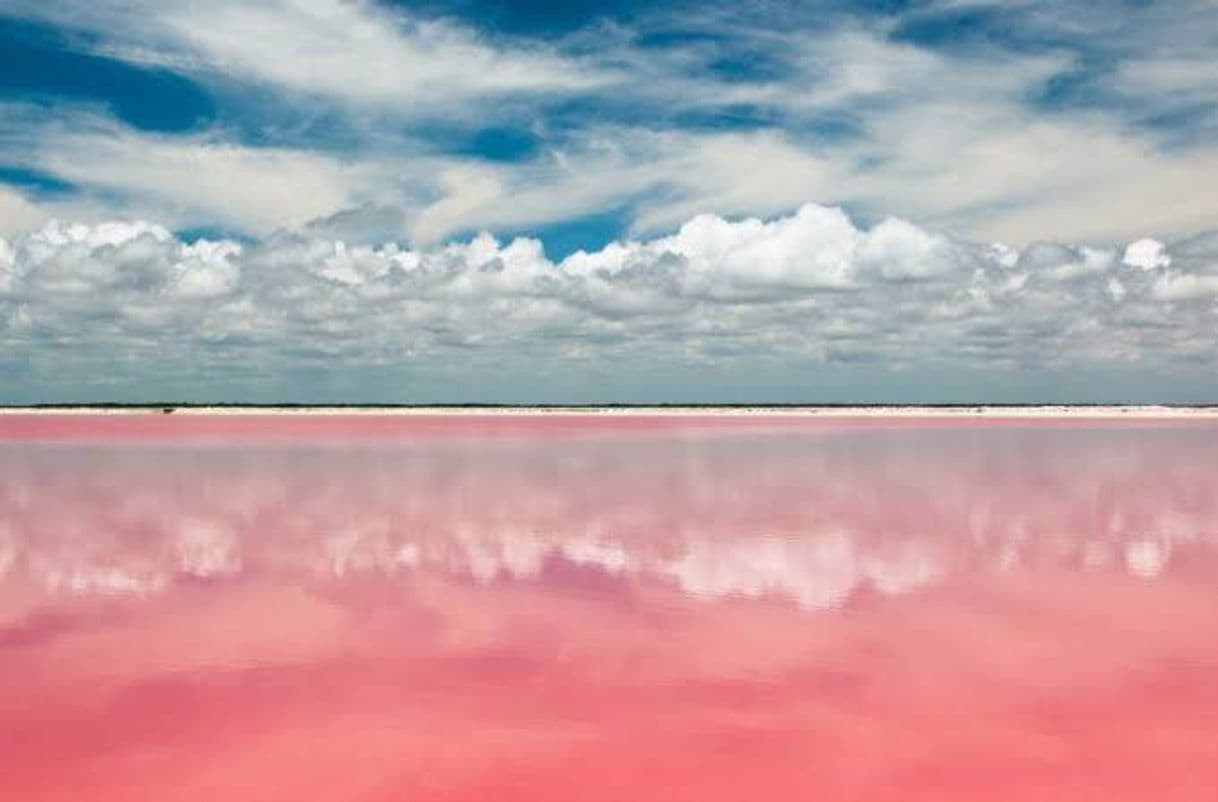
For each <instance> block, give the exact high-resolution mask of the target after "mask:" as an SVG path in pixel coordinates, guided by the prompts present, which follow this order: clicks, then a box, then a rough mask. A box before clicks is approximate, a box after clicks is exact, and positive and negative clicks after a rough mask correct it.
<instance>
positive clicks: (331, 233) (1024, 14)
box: [0, 0, 1218, 402]
mask: <svg viewBox="0 0 1218 802" xmlns="http://www.w3.org/2000/svg"><path fill="white" fill-rule="evenodd" d="M1216 48H1218V5H1216V4H1215V3H1214V2H1213V1H1212V0H1179V1H1178V2H1133V1H1132V0H1125V1H1122V2H1114V1H1112V0H1100V2H1087V3H1083V2H1074V1H1073V0H1064V1H1063V2H1052V3H1047V2H1046V3H1040V2H1001V3H1000V2H991V1H989V0H937V1H936V2H897V1H896V0H892V1H891V2H883V1H881V0H877V1H876V2H858V3H849V2H809V3H780V2H767V1H764V0H762V1H760V2H743V3H725V4H716V3H708V2H697V3H695V2H688V3H686V2H669V3H663V2H630V1H629V0H612V1H611V2H598V3H591V2H588V3H583V2H566V3H559V2H551V1H550V0H532V1H530V2H517V3H479V2H474V0H437V1H436V2H422V3H391V2H379V3H378V2H371V0H353V1H349V2H339V0H273V1H272V2H262V3H249V2H236V1H235V0H214V1H213V2H207V3H203V2H197V1H196V0H165V1H164V2H157V3H143V2H135V1H134V0H92V2H84V1H83V0H63V2H57V3H49V4H48V3H45V2H33V1H32V0H0V400H7V401H13V402H27V401H38V400H55V401H62V400H104V399H115V400H139V399H151V398H158V399H159V398H181V399H185V400H234V401H236V400H261V401H267V400H301V401H310V400H316V401H323V400H326V401H333V400H350V401H360V400H368V401H393V400H396V401H434V400H452V401H462V400H467V401H494V400H512V401H534V400H536V401H547V400H548V401H597V400H606V401H608V400H613V401H622V400H647V401H655V400H674V401H676V400H680V401H716V400H724V401H742V400H773V401H810V402H815V401H850V400H858V401H905V400H917V401H951V400H965V401H974V400H976V401H984V400H995V401H1036V400H1080V401H1083V400H1088V401H1098V400H1123V399H1128V400H1215V399H1216V398H1218V357H1215V354H1216V353H1218V237H1215V235H1213V234H1210V233H1209V232H1213V231H1215V230H1218V190H1216V189H1215V186H1214V181H1213V179H1212V176H1214V175H1218V113H1216V111H1215V109H1216V108H1218V70H1216V69H1215V65H1216V64H1218V58H1216V57H1215V56H1218V53H1215V50H1216Z"/></svg>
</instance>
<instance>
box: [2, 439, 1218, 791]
mask: <svg viewBox="0 0 1218 802" xmlns="http://www.w3.org/2000/svg"><path fill="white" fill-rule="evenodd" d="M0 799H3V800H22V802H40V801H41V800H65V801H67V800H71V802H80V800H88V801H89V802H109V801H110V800H133V801H134V800H139V802H147V801H148V800H156V801H157V802H173V801H175V800H182V801H185V800H199V801H200V802H203V801H204V800H206V802H215V801H216V800H225V801H226V802H232V801H236V802H241V801H242V800H309V802H325V801H327V800H334V801H335V802H347V801H348V800H350V801H351V802H356V801H359V802H379V801H381V800H411V801H412V802H414V801H418V802H427V801H428V800H454V801H455V800H494V801H495V802H513V801H515V800H530V801H536V802H560V801H561V802H574V801H579V800H588V801H590V802H591V801H596V802H601V801H604V802H608V801H609V800H614V801H621V802H644V801H646V800H665V802H678V801H679V800H691V801H695V800H697V801H706V802H711V801H713V800H733V802H735V801H738V800H796V799H798V800H826V801H828V802H836V801H837V800H859V801H860V802H861V801H862V800H877V801H878V802H885V801H887V800H924V801H925V802H931V801H932V800H933V801H935V802H943V800H977V801H979V802H983V801H986V800H1012V801H1014V800H1020V801H1023V800H1037V801H1038V802H1041V801H1042V800H1095V801H1096V802H1101V801H1102V802H1112V801H1113V800H1139V801H1140V800H1150V799H1153V800H1156V802H1182V801H1183V800H1196V802H1214V800H1215V799H1218V422H1214V421H1210V422H1204V421H1170V420H1161V421H1148V420H1137V421H1088V422H1074V421H1068V420H1054V421H1017V420H1007V421H988V420H972V419H968V420H913V419H904V420H886V419H856V420H849V419H825V418H816V419H810V418H797V417H786V418H783V417H764V416H762V417H738V418H724V417H697V416H687V417H681V416H663V417H659V416H657V417H643V416H597V415H587V416H564V417H553V416H454V417H422V416H394V417H388V416H386V417H376V416H334V417H319V416H281V417H266V416H264V417H258V416H249V417H243V416H233V415H226V416H214V417H208V416H199V415H171V416H143V415H114V416H78V415H73V416H66V415H44V416H20V415H4V416H0Z"/></svg>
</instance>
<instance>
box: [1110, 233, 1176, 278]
mask: <svg viewBox="0 0 1218 802" xmlns="http://www.w3.org/2000/svg"><path fill="white" fill-rule="evenodd" d="M1121 261H1122V262H1124V263H1125V264H1127V265H1129V266H1130V267H1139V268H1141V269H1143V270H1155V269H1157V268H1160V267H1167V266H1168V265H1170V264H1171V257H1170V256H1169V255H1168V254H1167V248H1166V246H1164V244H1163V243H1162V242H1159V241H1158V240H1154V239H1150V238H1146V239H1140V240H1138V241H1137V242H1131V243H1129V245H1127V246H1126V247H1125V255H1124V256H1122V257H1121Z"/></svg>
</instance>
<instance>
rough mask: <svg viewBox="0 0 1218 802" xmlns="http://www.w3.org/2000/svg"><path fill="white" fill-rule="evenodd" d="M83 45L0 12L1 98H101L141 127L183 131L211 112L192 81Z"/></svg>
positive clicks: (44, 100)
mask: <svg viewBox="0 0 1218 802" xmlns="http://www.w3.org/2000/svg"><path fill="white" fill-rule="evenodd" d="M87 45H88V42H85V41H82V40H79V39H69V38H68V37H66V36H65V35H63V34H62V33H61V32H59V31H58V30H56V29H54V28H48V27H46V26H42V25H37V24H33V23H28V22H21V21H15V20H11V19H6V18H3V17H0V98H6V99H9V100H21V101H27V102H35V103H40V104H49V103H54V102H56V101H59V102H62V101H78V102H90V103H99V104H103V105H104V106H106V107H107V108H108V109H109V110H110V111H111V113H113V114H114V116H115V117H117V118H119V119H120V120H122V121H124V122H126V123H127V124H129V125H131V126H133V127H135V128H138V129H142V130H145V131H161V132H181V131H186V130H190V129H194V128H199V127H201V126H203V125H206V124H207V123H208V122H210V121H211V120H212V119H213V118H214V117H215V113H216V109H215V105H214V103H213V101H212V98H211V97H210V96H209V94H208V93H207V92H206V91H205V90H204V89H203V88H202V87H200V86H199V85H198V84H196V83H194V82H193V81H191V80H189V79H187V78H185V77H183V76H181V75H178V74H176V73H173V72H169V71H167V70H163V69H154V68H144V67H141V66H137V65H134V64H131V63H128V62H124V61H118V60H116V59H111V58H107V57H105V56H101V55H95V54H93V53H90V52H88V47H87Z"/></svg>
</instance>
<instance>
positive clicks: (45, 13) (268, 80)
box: [12, 0, 610, 116]
mask: <svg viewBox="0 0 1218 802" xmlns="http://www.w3.org/2000/svg"><path fill="white" fill-rule="evenodd" d="M12 5H13V6H15V7H16V9H17V10H20V12H21V13H24V14H26V15H29V16H34V17H39V18H42V19H47V20H50V21H53V22H55V23H57V24H60V25H63V26H65V27H68V28H69V29H77V30H81V29H83V30H88V31H90V32H92V33H94V34H97V35H100V36H102V37H103V39H102V43H101V45H100V49H101V50H102V51H103V52H105V53H107V54H108V55H112V56H115V57H119V58H124V59H127V60H130V61H133V62H137V63H145V64H155V65H164V66H169V67H173V68H175V69H178V70H181V71H185V72H188V73H192V74H196V75H200V76H201V77H204V78H206V77H208V75H209V74H214V75H220V76H224V77H226V78H230V79H231V78H238V79H244V80H246V81H250V82H253V83H255V84H261V85H263V86H266V87H270V88H273V89H275V90H282V91H289V92H294V93H299V94H302V95H312V96H316V97H323V98H327V99H330V100H337V101H339V102H341V103H344V104H346V103H353V104H376V105H377V106H379V107H382V108H384V107H391V108H392V109H393V110H394V111H395V113H397V114H399V115H400V116H414V115H418V114H420V113H425V112H427V111H429V110H434V108H435V107H440V108H447V109H450V110H453V109H459V108H460V106H461V104H464V103H473V102H477V101H479V100H482V99H486V98H494V97H502V96H505V95H506V96H510V95H514V94H537V93H543V94H544V93H561V92H571V91H574V90H581V89H588V88H591V87H594V86H597V85H600V84H603V83H604V82H605V81H607V80H609V79H610V76H609V75H608V74H605V73H603V72H601V71H598V70H596V69H593V68H590V67H585V66H584V65H582V64H581V63H579V62H576V61H573V60H571V59H569V58H566V57H564V56H562V55H561V54H559V53H557V52H555V51H553V50H552V49H549V48H546V47H543V46H540V45H530V44H523V43H514V44H511V45H498V44H495V43H493V42H490V41H487V40H486V39H485V38H482V37H479V36H478V35H477V34H475V33H474V32H473V31H472V30H471V29H469V28H468V27H465V26H461V25H458V24H455V23H452V22H447V21H444V20H427V19H422V18H419V17H415V16H412V15H410V14H408V13H406V12H405V11H403V10H401V9H395V10H391V9H389V8H387V7H385V6H384V5H381V4H378V3H375V2H372V0H346V1H344V0H269V2H262V3H256V4H250V3H246V2H241V0H210V1H209V2H206V3H203V2H197V0H165V2H159V3H157V4H156V8H155V10H152V9H149V8H145V7H142V6H141V5H140V4H138V3H135V4H133V3H130V2H125V0H97V1H96V2H89V3H79V2H70V3H64V4H55V5H54V6H48V5H47V4H43V3H24V2H20V0H17V1H16V2H13V3H12Z"/></svg>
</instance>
